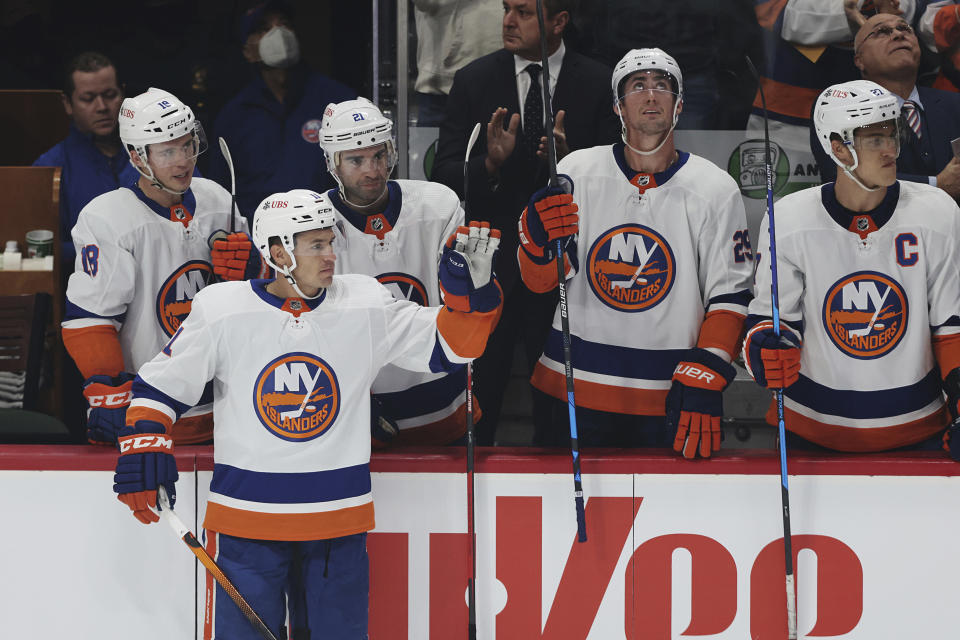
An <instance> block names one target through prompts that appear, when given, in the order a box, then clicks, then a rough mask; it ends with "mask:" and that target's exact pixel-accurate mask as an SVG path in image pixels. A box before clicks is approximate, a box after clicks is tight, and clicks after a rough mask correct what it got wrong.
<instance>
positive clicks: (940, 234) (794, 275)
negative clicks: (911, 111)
mask: <svg viewBox="0 0 960 640" xmlns="http://www.w3.org/2000/svg"><path fill="white" fill-rule="evenodd" d="M899 115H900V108H899V106H898V100H897V98H896V96H894V95H892V94H891V93H890V92H888V91H887V90H886V89H884V88H882V87H881V86H880V85H878V84H875V83H873V82H869V81H866V80H856V81H852V82H846V83H841V84H836V85H833V86H831V87H829V88H828V89H827V90H825V91H824V92H822V93H821V94H820V95H819V97H818V98H817V103H816V106H815V108H814V126H815V127H816V133H817V138H818V139H819V141H820V144H821V145H822V146H823V150H824V151H825V152H826V153H827V154H828V155H829V156H830V157H831V158H832V159H833V161H834V162H835V163H836V164H837V166H838V170H837V180H836V182H835V183H827V184H825V185H823V186H822V187H820V188H819V189H807V190H804V191H800V192H797V193H794V194H791V195H789V196H786V197H784V198H783V199H781V200H780V201H779V202H778V203H777V207H776V253H777V264H776V270H777V274H778V283H779V287H778V288H779V309H780V321H781V326H780V329H781V332H782V336H781V337H780V338H779V339H777V337H776V336H775V335H774V331H773V321H772V316H773V313H772V308H771V293H770V282H771V265H770V253H769V251H762V250H761V251H759V252H758V261H759V262H758V266H757V275H756V287H755V291H756V298H754V300H753V302H752V303H751V304H750V315H749V316H748V318H747V336H746V339H745V342H744V346H743V355H744V362H745V363H746V364H747V365H748V367H749V369H750V371H751V373H752V374H753V377H754V378H755V379H756V381H757V382H758V383H759V384H761V385H763V386H766V387H770V388H779V387H783V388H784V418H785V423H786V428H787V429H788V430H789V431H790V432H792V433H791V434H788V440H787V442H788V444H790V445H793V446H802V447H808V448H809V447H811V446H812V445H811V443H814V445H819V446H820V447H826V448H829V449H838V450H841V451H879V450H883V449H893V448H896V447H903V446H908V445H911V446H916V447H920V448H931V447H935V446H937V443H938V441H939V438H940V434H941V432H942V431H943V430H944V427H945V426H946V424H947V422H948V420H949V419H948V416H947V412H946V411H945V410H944V406H943V405H944V403H943V397H942V395H941V384H942V385H943V389H944V390H945V391H946V394H947V397H948V398H949V405H950V408H951V409H950V410H951V411H952V412H954V415H956V406H957V401H958V399H960V369H958V368H957V367H958V366H960V317H958V312H960V304H958V293H960V276H958V274H960V262H958V255H960V253H958V252H960V246H958V241H960V209H958V208H957V205H956V203H955V202H954V201H953V200H952V199H951V198H950V196H948V195H947V194H946V193H944V192H943V191H941V190H939V189H936V188H935V187H931V186H929V185H927V184H921V183H915V182H906V181H898V180H897V155H898V153H899V150H900V140H901V138H900V130H899V122H898V117H899ZM768 228H769V226H768V223H767V220H766V219H764V221H763V223H762V225H761V229H760V238H761V240H760V246H769V240H768V238H769V232H768ZM941 381H942V383H941ZM767 421H768V422H770V423H771V424H776V407H771V410H770V412H768V413H767Z"/></svg>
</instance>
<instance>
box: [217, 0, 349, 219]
mask: <svg viewBox="0 0 960 640" xmlns="http://www.w3.org/2000/svg"><path fill="white" fill-rule="evenodd" d="M294 28H295V27H294V23H293V15H292V13H291V10H290V9H289V8H288V7H287V6H286V4H285V3H283V2H276V1H271V2H266V3H264V4H261V5H258V6H257V7H255V8H253V9H251V10H250V11H248V12H247V13H246V14H245V15H244V16H243V18H242V20H241V26H240V33H241V41H242V42H243V57H244V58H245V59H246V60H247V62H249V63H250V64H251V65H253V67H254V69H255V74H256V75H255V77H254V79H253V80H252V81H251V82H250V83H249V84H247V86H246V87H244V88H243V89H242V90H241V91H240V93H239V94H237V95H236V96H235V97H234V98H233V99H232V100H230V101H229V102H228V103H227V104H226V105H225V106H224V107H223V109H222V110H221V111H220V114H219V115H218V116H217V119H216V121H215V123H214V133H215V136H214V138H213V139H216V138H217V137H222V138H223V139H224V140H226V141H227V144H228V145H229V147H230V155H231V156H232V158H233V163H234V171H235V173H236V181H237V206H238V207H239V208H240V212H241V213H243V214H244V215H245V216H246V217H247V218H248V219H250V218H252V216H253V212H254V209H255V208H256V206H257V204H259V203H260V201H261V200H263V199H264V198H266V197H267V196H268V195H270V194H271V193H275V192H279V191H287V190H289V189H293V188H309V189H313V190H315V191H323V190H325V189H327V188H329V187H331V186H333V181H332V180H331V178H330V174H329V173H327V170H326V164H325V163H324V161H323V153H322V152H321V151H320V149H319V147H318V146H317V142H318V141H319V139H320V138H319V134H320V122H321V120H322V118H323V109H324V107H326V106H327V104H329V103H331V102H341V101H343V100H349V99H351V98H354V97H356V95H357V94H356V93H355V92H354V91H353V90H352V89H349V88H347V87H346V86H344V85H342V84H340V83H339V82H336V81H335V80H331V79H330V78H328V77H326V76H324V75H321V74H319V73H316V72H314V71H311V70H309V69H307V68H306V67H305V66H304V65H302V64H299V62H300V45H299V41H298V40H297V36H296V34H295V33H294ZM207 168H208V171H209V175H210V177H211V178H212V179H213V180H216V181H217V182H219V183H220V184H221V185H223V186H224V187H225V188H227V189H229V188H230V173H229V171H228V169H227V166H226V163H225V162H224V160H223V156H222V155H221V153H220V147H219V145H218V144H215V143H214V144H212V145H211V157H210V160H209V162H208V164H207Z"/></svg>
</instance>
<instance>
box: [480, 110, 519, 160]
mask: <svg viewBox="0 0 960 640" xmlns="http://www.w3.org/2000/svg"><path fill="white" fill-rule="evenodd" d="M506 117H507V110H506V109H505V108H503V107H498V108H497V109H496V110H495V111H494V112H493V115H491V116H490V122H488V123H487V160H486V167H487V173H489V174H491V175H492V174H494V173H496V172H497V171H498V170H499V169H500V167H501V166H502V165H503V163H504V162H506V161H507V158H509V157H510V154H511V153H513V149H514V147H516V146H517V131H519V129H520V114H519V113H515V114H513V115H512V116H510V121H509V123H508V124H507V128H506V129H504V128H503V124H504V121H505V120H506Z"/></svg>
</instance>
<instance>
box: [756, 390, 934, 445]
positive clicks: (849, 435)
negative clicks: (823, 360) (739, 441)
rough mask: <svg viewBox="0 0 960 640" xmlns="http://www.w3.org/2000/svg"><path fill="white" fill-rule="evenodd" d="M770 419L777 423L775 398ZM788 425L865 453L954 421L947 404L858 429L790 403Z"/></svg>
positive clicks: (824, 441)
mask: <svg viewBox="0 0 960 640" xmlns="http://www.w3.org/2000/svg"><path fill="white" fill-rule="evenodd" d="M766 419H767V423H768V424H771V425H776V424H777V403H776V401H775V400H774V401H773V402H771V403H770V408H769V409H768V410H767V415H766ZM783 419H784V423H785V425H786V428H787V429H788V430H790V431H792V432H793V433H795V434H797V435H798V436H800V437H801V438H805V439H807V440H809V441H810V442H815V443H817V444H819V445H820V446H822V447H827V448H828V449H834V450H835V451H850V452H854V453H862V452H868V451H885V450H887V449H896V448H897V447H905V446H907V445H909V444H914V443H915V442H920V441H921V440H926V439H927V438H929V437H931V436H933V435H934V434H936V433H937V432H938V431H942V430H943V429H944V427H946V426H947V424H948V423H949V422H950V417H949V416H948V415H947V411H946V408H945V407H940V408H939V409H938V410H937V411H934V412H933V413H932V414H930V415H929V416H926V417H923V418H920V419H919V420H914V421H913V422H907V423H905V424H898V425H893V426H890V427H876V428H870V429H856V428H853V427H841V426H838V425H833V424H827V423H824V422H819V421H817V420H813V419H812V418H808V417H806V416H804V415H801V414H799V413H797V412H796V411H793V410H792V409H789V408H787V407H784V410H783Z"/></svg>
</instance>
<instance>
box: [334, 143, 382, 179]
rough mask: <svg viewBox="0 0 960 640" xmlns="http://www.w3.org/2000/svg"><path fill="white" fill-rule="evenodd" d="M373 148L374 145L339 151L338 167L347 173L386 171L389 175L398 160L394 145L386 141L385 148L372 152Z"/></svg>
mask: <svg viewBox="0 0 960 640" xmlns="http://www.w3.org/2000/svg"><path fill="white" fill-rule="evenodd" d="M371 149H372V147H367V148H365V149H358V150H357V151H340V152H338V153H337V169H338V170H339V171H341V172H345V173H353V172H367V171H377V172H384V171H385V172H386V174H387V175H389V174H390V172H391V171H393V167H394V165H395V164H396V162H397V154H396V153H395V152H394V150H393V145H392V144H390V143H388V142H385V143H383V148H382V149H380V150H379V151H377V152H375V153H371Z"/></svg>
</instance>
